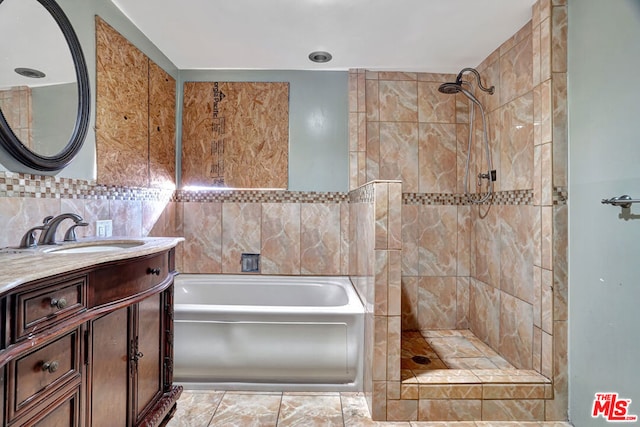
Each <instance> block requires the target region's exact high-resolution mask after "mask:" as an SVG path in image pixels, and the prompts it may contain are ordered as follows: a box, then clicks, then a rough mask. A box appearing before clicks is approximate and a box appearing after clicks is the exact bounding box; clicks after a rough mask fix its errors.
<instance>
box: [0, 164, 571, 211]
mask: <svg viewBox="0 0 640 427" xmlns="http://www.w3.org/2000/svg"><path fill="white" fill-rule="evenodd" d="M373 193H374V186H373V184H366V185H363V186H362V187H359V188H357V189H356V190H353V191H350V192H349V193H342V192H328V193H318V192H315V191H286V190H206V191H192V190H188V191H187V190H169V189H158V188H133V187H121V186H108V185H98V184H96V183H95V182H93V181H87V180H81V179H73V178H58V177H55V176H41V175H31V174H21V173H14V172H3V171H0V197H29V198H51V199H107V200H141V201H167V200H170V201H172V202H202V203H342V202H347V201H348V202H351V203H371V202H372V201H373ZM567 198H568V190H567V188H566V187H555V188H554V189H553V204H554V205H566V204H567ZM402 203H403V204H405V205H440V206H445V205H456V206H457V205H469V202H468V201H467V199H466V196H465V195H464V194H453V193H450V194H442V193H403V194H402ZM489 203H493V204H497V205H530V204H532V203H533V190H514V191H499V192H497V193H495V194H494V197H493V198H492V200H491V202H485V203H484V204H489Z"/></svg>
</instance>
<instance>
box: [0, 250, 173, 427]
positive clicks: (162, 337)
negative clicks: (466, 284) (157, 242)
mask: <svg viewBox="0 0 640 427" xmlns="http://www.w3.org/2000/svg"><path fill="white" fill-rule="evenodd" d="M174 275H175V271H174V262H173V249H171V250H168V251H164V252H162V253H157V254H153V255H149V256H145V257H138V258H133V259H127V260H122V261H117V262H111V263H107V264H103V265H100V266H97V267H95V268H90V269H84V270H82V271H78V272H74V273H73V274H70V275H65V277H63V278H62V279H61V278H60V277H54V278H48V279H46V280H41V281H39V282H38V283H31V284H27V285H25V286H20V287H19V289H16V290H14V291H13V292H12V293H11V294H9V295H7V296H6V304H7V305H8V306H9V307H10V309H9V310H7V311H6V316H5V318H4V319H3V320H4V321H5V322H6V324H7V325H9V326H7V327H6V329H5V330H6V331H7V332H6V334H7V335H8V337H9V338H8V339H6V344H7V345H6V348H5V349H4V350H0V361H2V362H3V366H2V368H1V369H2V370H1V371H0V374H1V375H0V381H1V385H2V386H1V387H0V393H2V394H4V396H0V397H4V398H3V399H1V401H0V410H1V413H2V414H3V417H2V421H3V422H2V423H0V427H3V426H6V427H13V426H26V425H29V426H32V425H38V426H56V427H57V426H73V427H76V426H91V427H99V426H108V427H113V426H159V425H164V424H165V423H166V422H167V421H168V419H169V418H170V417H171V416H172V415H173V412H174V411H175V404H176V401H177V399H178V397H179V396H180V393H181V391H182V388H181V387H177V386H173V384H172V381H173V376H172V371H173V350H172V349H173V342H172V340H173V335H172V334H173V277H174ZM61 298H63V299H65V302H63V303H61V304H59V305H58V302H59V301H60V299H61ZM0 303H1V301H0ZM34 325H35V326H34ZM3 329H4V328H3ZM4 341H5V340H3V342H4ZM2 405H4V406H2Z"/></svg>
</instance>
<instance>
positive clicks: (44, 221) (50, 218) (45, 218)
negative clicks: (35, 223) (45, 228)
mask: <svg viewBox="0 0 640 427" xmlns="http://www.w3.org/2000/svg"><path fill="white" fill-rule="evenodd" d="M52 219H53V215H49V216H45V217H44V219H43V220H42V223H43V224H44V225H47V224H49V222H50V221H51V220H52Z"/></svg>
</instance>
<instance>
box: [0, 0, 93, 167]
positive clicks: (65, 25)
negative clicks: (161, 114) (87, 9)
mask: <svg viewBox="0 0 640 427" xmlns="http://www.w3.org/2000/svg"><path fill="white" fill-rule="evenodd" d="M0 32H1V37H2V39H3V40H11V42H10V43H2V44H0V58H1V61H0V112H1V113H2V116H1V117H0V143H1V144H2V145H1V146H2V148H4V149H5V151H7V152H8V153H9V154H10V155H11V156H13V157H14V158H15V160H17V161H18V162H19V163H21V164H22V165H24V166H27V167H28V168H32V169H35V170H38V171H56V170H60V169H62V168H63V167H64V166H65V165H66V164H68V163H69V162H70V161H71V160H72V159H73V157H74V156H75V154H76V153H77V151H78V150H79V149H80V147H81V146H82V143H83V141H84V137H85V135H86V130H87V124H88V120H89V108H90V107H89V82H88V76H87V70H86V66H85V62H84V57H83V55H82V51H81V49H80V44H79V42H78V39H77V37H76V35H75V33H74V31H73V28H72V27H71V24H70V23H69V21H68V19H67V18H66V16H65V15H64V13H63V12H62V10H61V9H60V7H59V6H58V5H57V4H56V3H55V2H54V1H53V0H0Z"/></svg>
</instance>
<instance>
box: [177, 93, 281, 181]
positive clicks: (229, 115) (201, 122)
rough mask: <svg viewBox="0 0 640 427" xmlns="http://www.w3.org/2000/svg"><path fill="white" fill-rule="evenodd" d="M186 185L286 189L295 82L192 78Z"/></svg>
mask: <svg viewBox="0 0 640 427" xmlns="http://www.w3.org/2000/svg"><path fill="white" fill-rule="evenodd" d="M182 128H183V135H182V149H183V152H182V183H183V185H207V186H211V185H213V186H216V185H217V186H224V187H229V188H286V187H287V182H288V162H289V154H288V149H289V84H288V83H271V82H266V83H265V82H187V83H185V85H184V108H183V124H182Z"/></svg>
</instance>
